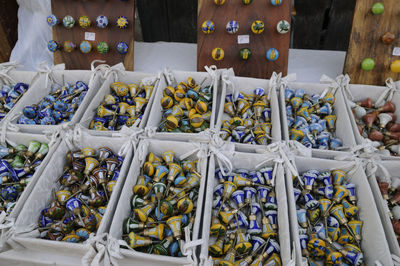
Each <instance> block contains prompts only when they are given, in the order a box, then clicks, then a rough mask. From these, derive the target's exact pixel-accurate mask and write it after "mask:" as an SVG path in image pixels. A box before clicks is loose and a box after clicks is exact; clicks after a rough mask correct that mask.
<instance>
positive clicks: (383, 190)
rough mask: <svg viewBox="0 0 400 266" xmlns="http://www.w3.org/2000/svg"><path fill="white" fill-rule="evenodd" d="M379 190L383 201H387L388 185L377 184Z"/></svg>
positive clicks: (385, 183)
mask: <svg viewBox="0 0 400 266" xmlns="http://www.w3.org/2000/svg"><path fill="white" fill-rule="evenodd" d="M378 186H379V190H380V191H381V194H382V197H383V198H384V199H385V200H388V199H389V192H388V191H389V183H387V182H378Z"/></svg>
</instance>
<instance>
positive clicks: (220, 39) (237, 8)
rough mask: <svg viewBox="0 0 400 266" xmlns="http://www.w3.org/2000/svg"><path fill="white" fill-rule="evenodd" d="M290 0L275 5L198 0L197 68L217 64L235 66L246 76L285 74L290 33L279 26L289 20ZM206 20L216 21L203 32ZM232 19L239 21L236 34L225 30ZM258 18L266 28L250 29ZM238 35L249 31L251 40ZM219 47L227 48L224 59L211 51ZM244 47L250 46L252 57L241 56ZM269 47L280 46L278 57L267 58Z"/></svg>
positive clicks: (219, 66)
mask: <svg viewBox="0 0 400 266" xmlns="http://www.w3.org/2000/svg"><path fill="white" fill-rule="evenodd" d="M290 10H291V0H283V1H282V4H281V5H280V6H273V5H272V4H271V2H270V1H253V2H252V3H251V4H250V5H247V6H245V5H243V4H242V2H241V1H239V0H238V1H226V2H225V4H224V5H222V6H216V5H215V4H214V1H212V0H199V4H198V20H197V22H198V23H197V25H198V26H197V69H198V70H199V71H201V70H203V69H204V66H206V65H216V66H217V67H218V68H227V67H233V69H234V71H235V74H237V75H238V76H244V77H255V78H269V77H270V76H271V74H272V73H273V72H274V71H275V72H282V73H283V75H286V72H287V63H288V53H289V43H290V33H286V34H279V33H278V32H277V29H276V26H277V24H278V22H279V21H280V20H283V19H284V20H286V21H288V22H289V23H290ZM205 20H211V21H213V22H214V23H215V31H214V32H213V33H211V34H204V33H203V32H202V30H201V24H202V23H203V22H204V21H205ZM230 20H236V21H237V22H238V23H239V30H238V32H237V33H236V34H229V33H227V32H226V28H225V27H226V24H227V23H228V22H229V21H230ZM255 20H261V21H263V22H264V25H265V30H264V32H263V33H261V34H254V33H253V32H252V31H251V24H252V22H254V21H255ZM239 35H248V36H249V39H250V41H249V43H248V44H238V36H239ZM216 47H220V48H222V49H223V50H224V52H225V57H224V59H223V60H221V61H215V60H214V59H213V58H212V56H211V52H212V50H213V49H214V48H216ZM241 48H249V49H250V50H251V53H252V55H251V57H250V58H249V59H248V60H247V61H244V60H242V59H241V58H240V56H239V52H240V49H241ZM269 48H276V49H278V50H279V57H278V59H277V60H276V61H268V60H267V59H266V52H267V50H268V49H269Z"/></svg>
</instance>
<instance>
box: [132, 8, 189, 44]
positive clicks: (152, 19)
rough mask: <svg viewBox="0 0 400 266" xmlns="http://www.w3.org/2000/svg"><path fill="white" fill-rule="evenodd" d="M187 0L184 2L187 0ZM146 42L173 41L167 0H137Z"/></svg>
mask: <svg viewBox="0 0 400 266" xmlns="http://www.w3.org/2000/svg"><path fill="white" fill-rule="evenodd" d="M186 1H188V0H185V1H183V2H186ZM136 4H137V8H138V11H139V18H140V23H141V25H142V34H143V40H144V41H145V42H156V41H171V38H170V34H169V26H168V11H167V1H166V0H151V1H149V0H136Z"/></svg>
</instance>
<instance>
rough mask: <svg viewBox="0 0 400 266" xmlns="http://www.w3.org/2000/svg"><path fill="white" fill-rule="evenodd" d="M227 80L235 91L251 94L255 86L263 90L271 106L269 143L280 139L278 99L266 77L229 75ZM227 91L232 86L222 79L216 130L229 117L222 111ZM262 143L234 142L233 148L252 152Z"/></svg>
mask: <svg viewBox="0 0 400 266" xmlns="http://www.w3.org/2000/svg"><path fill="white" fill-rule="evenodd" d="M228 80H229V81H230V82H232V84H233V87H234V88H235V91H237V92H243V93H246V94H253V91H254V89H255V88H257V87H261V88H263V89H264V90H265V94H266V95H268V100H269V101H270V108H271V124H272V129H271V137H272V141H271V143H274V142H277V141H280V140H281V139H282V137H281V121H280V118H279V116H280V112H279V101H278V96H277V92H276V89H275V88H271V87H270V82H269V80H267V79H256V78H244V77H234V76H229V77H228ZM229 93H234V92H233V91H232V88H229V87H228V86H227V84H226V82H224V80H222V95H221V99H220V103H219V110H218V117H217V122H216V126H215V128H216V130H218V131H219V130H220V129H221V124H222V121H223V120H226V119H230V116H229V115H228V114H226V113H225V112H224V105H225V96H226V95H227V94H229ZM263 146H264V145H253V144H244V143H235V149H236V150H237V151H243V152H254V151H255V150H256V149H260V148H262V147H263Z"/></svg>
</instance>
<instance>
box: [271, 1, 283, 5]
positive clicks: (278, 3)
mask: <svg viewBox="0 0 400 266" xmlns="http://www.w3.org/2000/svg"><path fill="white" fill-rule="evenodd" d="M271 4H272V5H273V6H280V5H281V4H282V0H271Z"/></svg>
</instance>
